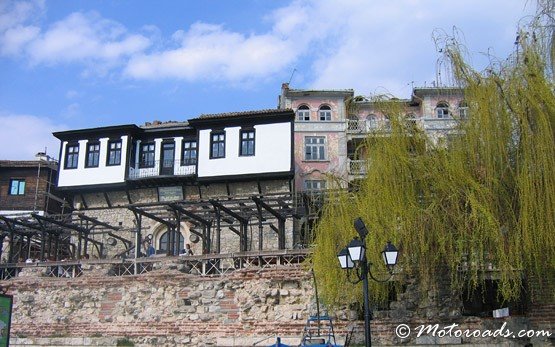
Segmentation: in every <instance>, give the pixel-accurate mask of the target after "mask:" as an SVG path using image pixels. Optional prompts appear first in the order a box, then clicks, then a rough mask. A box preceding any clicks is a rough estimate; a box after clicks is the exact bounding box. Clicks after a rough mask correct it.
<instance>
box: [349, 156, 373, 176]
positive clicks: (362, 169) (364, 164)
mask: <svg viewBox="0 0 555 347" xmlns="http://www.w3.org/2000/svg"><path fill="white" fill-rule="evenodd" d="M367 168H368V161H367V160H351V159H349V175H355V176H359V175H366V172H367Z"/></svg>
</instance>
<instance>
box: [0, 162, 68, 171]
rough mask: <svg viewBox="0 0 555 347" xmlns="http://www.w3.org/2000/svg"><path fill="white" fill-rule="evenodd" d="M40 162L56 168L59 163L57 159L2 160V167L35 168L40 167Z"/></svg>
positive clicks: (43, 165)
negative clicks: (47, 160) (46, 160)
mask: <svg viewBox="0 0 555 347" xmlns="http://www.w3.org/2000/svg"><path fill="white" fill-rule="evenodd" d="M39 164H40V165H41V166H42V167H45V166H49V167H51V168H52V169H56V168H57V166H58V163H57V162H55V161H50V162H45V161H41V160H0V167H5V168H26V167H28V168H35V167H38V166H39Z"/></svg>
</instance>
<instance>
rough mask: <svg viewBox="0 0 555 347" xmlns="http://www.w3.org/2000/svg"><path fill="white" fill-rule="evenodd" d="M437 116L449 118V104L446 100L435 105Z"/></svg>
mask: <svg viewBox="0 0 555 347" xmlns="http://www.w3.org/2000/svg"><path fill="white" fill-rule="evenodd" d="M436 114H437V118H449V117H450V116H449V105H448V104H447V103H446V102H440V103H439V104H437V106H436Z"/></svg>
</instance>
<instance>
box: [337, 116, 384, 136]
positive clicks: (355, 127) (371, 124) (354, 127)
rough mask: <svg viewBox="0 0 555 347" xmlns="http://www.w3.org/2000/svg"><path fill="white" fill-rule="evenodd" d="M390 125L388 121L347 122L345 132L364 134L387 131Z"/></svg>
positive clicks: (354, 120) (350, 120) (356, 120)
mask: <svg viewBox="0 0 555 347" xmlns="http://www.w3.org/2000/svg"><path fill="white" fill-rule="evenodd" d="M389 130H391V125H390V124H389V121H388V120H358V119H349V120H348V121H347V132H348V133H349V134H366V133H369V132H371V131H389Z"/></svg>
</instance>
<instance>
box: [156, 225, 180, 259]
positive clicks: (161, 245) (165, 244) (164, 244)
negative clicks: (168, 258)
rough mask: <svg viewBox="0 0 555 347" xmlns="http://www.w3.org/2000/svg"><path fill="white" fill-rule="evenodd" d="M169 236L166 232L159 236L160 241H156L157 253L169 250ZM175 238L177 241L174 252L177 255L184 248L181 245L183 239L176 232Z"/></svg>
mask: <svg viewBox="0 0 555 347" xmlns="http://www.w3.org/2000/svg"><path fill="white" fill-rule="evenodd" d="M169 236H170V233H169V232H168V231H166V232H165V233H163V234H162V236H160V240H159V241H158V251H167V250H168V249H169V248H170V242H169ZM176 238H177V240H178V241H177V243H178V245H177V249H176V250H175V252H176V254H177V253H179V252H180V251H181V249H182V248H184V247H183V243H184V240H185V239H184V238H183V235H182V234H181V233H178V232H176Z"/></svg>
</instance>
